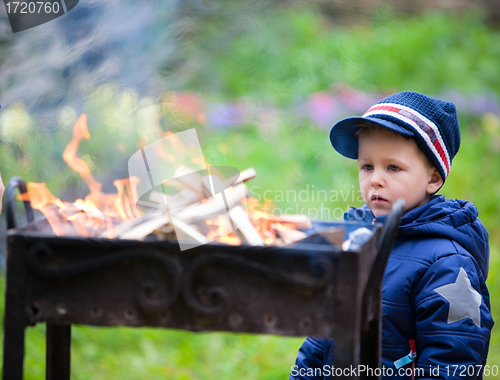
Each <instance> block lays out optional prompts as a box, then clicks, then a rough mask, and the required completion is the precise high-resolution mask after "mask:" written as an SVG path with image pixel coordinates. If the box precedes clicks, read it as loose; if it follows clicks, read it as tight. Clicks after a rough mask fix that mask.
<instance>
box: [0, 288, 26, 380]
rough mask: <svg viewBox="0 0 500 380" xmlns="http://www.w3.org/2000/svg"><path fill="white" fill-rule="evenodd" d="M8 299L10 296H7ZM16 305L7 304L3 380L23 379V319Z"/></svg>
mask: <svg viewBox="0 0 500 380" xmlns="http://www.w3.org/2000/svg"><path fill="white" fill-rule="evenodd" d="M6 298H7V300H8V298H9V297H6ZM13 306H15V305H10V304H9V302H7V303H6V305H5V323H4V344H3V374H2V379H3V380H22V378H23V364H24V334H25V333H24V331H25V327H26V326H25V325H24V323H23V319H22V318H19V315H18V314H19V313H16V311H15V310H14V307H13Z"/></svg>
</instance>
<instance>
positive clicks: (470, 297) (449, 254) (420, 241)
mask: <svg viewBox="0 0 500 380" xmlns="http://www.w3.org/2000/svg"><path fill="white" fill-rule="evenodd" d="M477 215H478V212H477V209H476V207H475V206H474V205H473V204H472V203H470V202H467V201H462V200H454V199H445V198H444V196H442V195H434V196H432V197H431V198H430V199H429V201H428V202H427V203H426V204H424V205H422V206H419V207H417V208H415V209H413V210H410V211H408V212H407V213H406V214H405V215H404V216H403V218H402V220H401V225H400V227H399V231H398V233H397V236H396V240H395V243H394V248H393V250H392V252H391V255H390V257H389V260H388V263H387V267H386V270H385V275H384V281H383V287H382V313H383V329H382V365H383V367H385V368H391V369H392V376H388V374H390V372H389V371H386V373H385V375H386V376H383V378H391V379H396V378H397V379H410V376H407V375H406V374H407V373H409V372H408V367H410V366H411V365H414V366H415V370H414V375H415V378H416V379H419V378H423V379H427V378H433V379H436V378H437V379H462V380H463V379H465V378H467V379H476V378H479V379H480V378H482V376H481V373H482V370H483V369H484V366H485V364H486V356H487V354H488V346H489V340H490V332H491V328H492V327H493V319H492V317H491V311H490V310H491V309H490V301H489V294H488V290H487V288H486V284H485V280H486V277H487V275H488V261H489V244H488V233H487V231H486V229H485V227H484V225H483V224H482V222H481V221H480V220H479V219H478V217H477ZM344 218H345V219H346V220H349V219H350V220H352V219H356V220H364V221H371V220H373V218H374V216H373V214H372V213H371V211H370V210H369V209H368V208H367V207H366V206H363V207H362V208H361V209H356V208H351V209H350V210H349V211H348V212H347V213H346V215H345V216H344ZM384 219H385V217H379V218H377V219H376V220H377V221H383V220H384ZM411 340H413V341H416V345H417V358H416V361H415V363H413V364H412V363H410V364H407V365H406V366H403V367H401V368H400V369H399V370H398V369H397V366H396V365H395V364H394V362H395V361H397V360H399V359H401V358H403V357H405V356H407V355H408V354H409V352H410V341H411ZM333 355H334V352H333V340H331V339H320V338H311V337H309V338H307V339H306V341H305V342H304V344H303V345H302V347H301V348H300V350H299V353H298V357H297V360H296V363H295V364H296V366H295V367H293V368H292V372H291V375H290V379H291V380H295V379H297V380H298V379H331V378H332V377H330V376H329V373H328V371H326V372H325V371H323V372H321V371H318V370H316V371H314V370H312V369H315V368H316V369H317V368H323V366H324V365H330V364H331V363H332V359H333ZM397 364H398V365H401V364H402V363H401V362H399V363H397ZM438 366H439V367H438ZM308 369H309V371H307V370H308ZM486 371H487V369H486ZM410 372H411V370H410Z"/></svg>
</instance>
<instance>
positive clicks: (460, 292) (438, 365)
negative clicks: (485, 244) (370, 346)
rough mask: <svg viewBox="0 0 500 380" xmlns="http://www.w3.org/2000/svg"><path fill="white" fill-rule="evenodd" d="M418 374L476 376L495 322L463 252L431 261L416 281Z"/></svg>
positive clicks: (478, 277) (474, 270) (478, 273)
mask: <svg viewBox="0 0 500 380" xmlns="http://www.w3.org/2000/svg"><path fill="white" fill-rule="evenodd" d="M413 294H414V302H413V305H414V311H415V316H416V321H415V325H416V340H417V352H418V357H417V366H416V369H415V378H417V379H428V378H432V379H462V380H463V379H464V378H467V379H480V378H482V371H483V369H484V366H485V364H486V357H487V354H488V346H489V340H490V332H491V329H492V327H493V319H492V317H491V311H490V305H489V295H488V290H487V288H486V284H485V281H484V278H483V276H482V274H481V270H480V269H479V267H478V265H477V263H476V262H475V260H474V259H473V258H472V257H471V256H468V255H466V254H456V253H455V254H452V255H449V256H444V257H442V258H440V259H438V260H437V261H436V262H434V263H433V264H432V265H431V266H430V267H429V268H428V270H427V271H426V272H425V273H424V274H423V275H422V277H421V278H420V280H419V281H418V283H417V284H416V287H415V292H414V293H413Z"/></svg>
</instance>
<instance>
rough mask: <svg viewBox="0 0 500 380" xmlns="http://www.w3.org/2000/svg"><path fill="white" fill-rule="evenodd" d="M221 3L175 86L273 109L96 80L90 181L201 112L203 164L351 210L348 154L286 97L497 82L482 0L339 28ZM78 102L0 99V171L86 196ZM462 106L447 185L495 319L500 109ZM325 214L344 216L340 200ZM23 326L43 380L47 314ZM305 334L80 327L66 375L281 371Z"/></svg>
mask: <svg viewBox="0 0 500 380" xmlns="http://www.w3.org/2000/svg"><path fill="white" fill-rule="evenodd" d="M226 3H228V7H229V8H228V9H226V8H225V9H221V10H220V11H218V12H209V13H208V14H207V15H206V16H204V17H201V19H194V18H193V19H189V18H184V19H183V23H182V24H181V25H180V29H179V33H180V35H181V41H182V42H181V43H179V49H180V50H179V53H178V54H179V55H178V57H179V58H178V60H177V61H175V62H172V61H170V63H169V65H167V66H164V67H163V74H164V75H165V76H167V77H169V76H170V77H171V76H176V80H175V81H173V82H172V83H174V84H175V85H174V86H173V90H176V91H186V90H191V91H192V92H193V93H194V94H199V96H201V97H203V98H204V99H206V101H207V102H220V101H233V100H235V99H245V101H249V102H251V103H253V104H262V105H263V106H266V107H274V109H275V110H276V115H275V116H276V117H275V118H274V119H273V120H274V122H272V123H271V125H267V126H265V125H264V124H262V123H257V122H246V123H243V124H240V125H237V126H233V127H232V128H231V129H217V130H216V129H211V128H209V125H208V124H207V123H206V119H205V116H204V113H203V112H201V111H200V109H201V108H203V107H201V106H200V105H199V104H198V103H197V100H196V97H188V98H187V99H185V103H186V102H187V104H189V107H190V108H189V110H186V108H185V107H184V108H182V107H179V106H178V105H177V103H176V99H175V96H174V95H173V93H167V94H165V96H164V98H163V99H162V101H161V102H160V103H159V104H158V103H157V102H156V100H153V99H148V98H139V97H138V96H137V95H136V94H135V93H134V92H133V91H121V90H119V89H118V88H117V87H115V86H113V85H112V84H108V85H104V86H101V87H99V88H97V89H95V90H94V92H93V93H92V95H91V96H89V97H88V99H87V101H86V105H85V112H86V113H87V115H88V125H89V131H90V134H91V136H92V137H91V139H90V140H89V141H84V142H82V144H81V147H80V149H79V152H80V153H79V154H80V155H81V156H82V158H83V159H84V160H85V161H86V162H87V163H88V164H89V166H90V167H91V169H92V170H93V172H94V174H95V176H96V178H97V179H98V180H104V179H105V178H106V177H109V176H112V178H111V180H113V179H115V178H117V177H119V176H121V177H125V176H126V175H127V159H128V158H129V157H130V155H131V154H132V153H134V152H135V151H136V150H137V149H139V147H140V146H141V145H142V144H144V143H149V142H152V141H155V140H156V139H158V138H160V137H161V136H163V134H164V133H165V132H166V131H167V130H170V131H173V132H176V131H180V130H183V129H186V128H190V127H193V126H196V127H197V131H198V134H199V136H200V138H201V142H202V147H203V149H204V153H205V155H206V158H207V160H208V161H209V162H210V163H212V164H214V165H231V166H235V167H237V168H239V169H246V168H247V167H254V168H255V169H256V171H257V173H258V176H257V178H256V179H254V180H252V181H251V182H249V183H248V185H249V187H250V189H251V190H252V193H253V194H254V196H255V197H256V198H260V202H261V203H264V200H265V199H264V198H266V197H267V198H271V199H273V200H276V198H277V195H278V194H279V193H278V192H279V191H287V190H295V191H296V192H300V191H302V190H306V189H307V191H308V192H309V194H310V192H311V191H312V190H325V191H328V192H329V191H330V190H332V189H335V190H337V191H339V192H341V191H342V192H343V194H344V195H343V196H342V195H341V196H340V197H338V198H337V199H330V198H329V199H328V200H324V201H323V200H318V199H317V198H316V199H313V198H311V197H310V195H309V197H308V199H307V200H305V201H301V200H300V199H299V200H296V199H293V198H290V197H288V199H286V197H285V199H283V200H281V201H278V202H276V203H277V206H278V207H279V208H280V209H282V210H285V209H286V208H288V207H291V208H292V210H293V211H288V213H307V212H308V210H309V209H313V210H317V209H318V208H320V207H323V208H324V209H334V210H335V209H338V210H340V211H345V209H346V208H347V207H348V206H359V205H360V204H361V202H360V201H359V200H358V199H357V197H356V196H355V195H354V196H353V194H356V193H355V192H356V191H357V168H356V164H355V162H353V161H351V160H348V159H345V158H343V157H341V156H340V155H338V154H336V153H335V152H334V151H333V149H332V148H331V146H330V143H329V141H328V138H327V133H326V132H325V131H324V130H322V129H320V128H318V127H317V126H316V125H315V124H314V123H313V122H312V121H311V119H310V118H304V117H297V113H296V112H295V107H296V106H297V105H298V104H299V102H300V101H301V100H302V99H304V98H305V97H307V96H309V95H310V94H312V93H315V92H318V91H326V90H329V89H331V88H332V87H331V86H334V88H335V86H337V85H339V84H347V85H349V86H352V87H354V88H356V89H358V90H359V91H363V92H367V93H377V92H378V93H384V94H385V93H389V92H396V91H401V90H415V91H421V92H425V93H428V94H430V95H432V94H440V93H445V92H448V91H455V92H460V93H465V94H479V95H486V96H490V97H495V96H498V95H500V78H499V76H498V75H497V67H498V66H499V63H500V43H499V37H500V35H499V32H498V31H495V30H491V29H488V28H487V27H486V26H484V24H483V23H482V19H481V16H480V14H479V13H469V14H463V15H460V16H457V15H447V14H432V13H429V14H426V15H424V16H419V17H407V18H404V19H396V18H394V17H393V16H392V13H391V11H390V9H380V10H379V11H378V12H377V14H376V17H374V19H373V20H372V21H370V22H367V23H366V24H365V25H362V26H359V25H358V26H349V27H339V26H336V25H334V24H333V23H332V21H331V20H328V19H326V18H323V17H322V16H321V15H320V14H318V13H317V12H316V11H315V10H314V9H313V8H308V7H305V6H304V5H301V6H294V7H289V8H283V9H281V10H277V9H269V8H265V11H262V8H259V7H256V8H249V9H245V10H244V11H241V9H240V13H238V14H237V17H235V18H234V19H231V17H232V16H235V15H236V10H235V9H236V8H234V7H236V6H235V5H234V6H232V5H231V4H229V2H226ZM230 7H233V8H230ZM247 7H250V5H248V6H247ZM230 20H231V22H229V21H230ZM188 111H189V112H188ZM198 111H200V112H198ZM459 111H460V109H459ZM78 116H79V115H78V114H77V113H76V111H75V110H73V109H72V108H69V107H68V108H63V109H62V110H61V111H60V112H59V116H58V119H57V120H55V121H54V127H53V128H50V129H46V128H43V129H42V128H37V121H36V120H35V118H34V117H33V116H31V115H30V114H29V113H28V112H27V111H26V108H25V107H24V106H23V105H22V104H20V103H19V104H16V105H15V106H12V107H9V108H7V109H2V111H1V112H0V128H1V129H0V132H1V134H0V136H1V141H0V162H1V170H2V176H3V178H4V180H7V179H8V178H10V177H11V176H13V175H20V176H22V177H23V178H24V179H25V180H27V181H35V182H40V181H44V182H47V183H48V187H49V189H51V190H52V191H53V193H54V194H55V195H61V193H63V191H65V190H67V188H68V187H79V192H80V193H82V194H81V195H80V196H84V195H85V194H86V193H85V186H83V185H82V181H81V179H80V178H79V177H78V175H77V174H76V173H74V172H73V171H72V170H70V169H69V168H68V167H67V165H66V164H65V163H64V162H63V161H62V152H63V150H64V147H65V145H66V144H67V143H68V141H69V140H70V139H71V134H72V131H71V127H72V126H73V124H74V122H75V121H76V119H77V118H78ZM460 116H461V123H462V147H461V150H460V152H459V154H458V155H457V157H456V158H455V160H454V162H453V168H452V171H451V175H450V177H449V179H448V180H447V182H446V184H445V186H444V187H443V190H442V193H444V194H445V195H446V196H447V197H456V198H463V199H468V200H470V201H472V202H474V203H475V204H476V206H477V207H478V209H479V211H480V217H481V219H482V220H483V222H484V223H485V225H486V227H487V228H488V230H489V232H490V237H491V243H492V258H491V270H490V277H489V279H488V286H489V289H490V293H491V300H492V307H493V315H494V317H495V318H496V315H497V313H498V312H499V311H500V261H499V260H500V259H499V257H498V254H499V247H500V222H498V215H497V213H498V212H499V211H500V173H499V172H498V171H497V170H496V169H497V168H498V167H500V155H499V154H498V152H499V151H500V119H499V115H498V114H496V113H484V114H482V115H480V116H477V114H465V113H461V115H460ZM268 124H269V123H268ZM308 186H309V187H308ZM313 186H314V189H313ZM266 190H269V191H270V192H268V193H267V195H266V194H265V193H264V192H265V191H266ZM107 191H108V192H112V189H111V188H109V189H107ZM347 192H348V193H347ZM329 194H330V193H329ZM346 194H347V197H346ZM63 200H70V199H63ZM295 207H299V208H298V209H295ZM304 208H305V209H306V210H305V212H304ZM335 215H336V217H337V218H338V217H339V216H340V213H339V214H333V216H335ZM310 216H311V217H313V215H310ZM320 217H321V215H320ZM2 281H3V280H2ZM2 284H3V282H2ZM2 286H3V285H2ZM26 341H27V348H26V360H25V368H26V377H25V378H26V379H42V378H43V377H44V375H43V371H44V365H45V364H44V345H43V341H44V327H43V326H36V327H34V328H29V329H28V332H27V340H26ZM301 342H302V339H300V338H294V339H290V338H282V337H269V336H248V335H231V334H193V333H186V332H179V331H162V330H154V329H127V328H120V329H118V328H109V329H106V328H102V329H97V328H91V327H79V326H76V327H74V328H73V340H72V347H73V352H72V364H73V369H72V371H73V372H72V378H73V379H110V378H126V379H142V378H144V376H147V377H148V378H151V379H160V378H162V379H276V378H286V377H287V376H288V373H289V371H290V366H291V365H292V364H293V363H294V360H295V356H296V353H297V350H298V348H299V346H300V344H301ZM499 362H500V333H497V329H496V328H495V330H494V334H493V338H492V345H491V354H490V358H489V363H490V364H492V365H498V363H499Z"/></svg>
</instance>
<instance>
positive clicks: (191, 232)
mask: <svg viewBox="0 0 500 380" xmlns="http://www.w3.org/2000/svg"><path fill="white" fill-rule="evenodd" d="M172 223H173V225H174V228H175V230H176V232H177V231H179V232H181V233H184V234H186V235H188V236H189V237H190V238H192V239H194V240H196V241H197V242H199V243H201V244H207V243H209V242H210V241H209V240H208V239H207V238H206V237H205V236H203V235H202V234H200V233H199V232H198V231H196V230H195V229H194V228H193V227H191V226H190V225H188V224H186V223H184V222H183V221H182V220H180V219H179V218H176V217H172Z"/></svg>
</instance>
